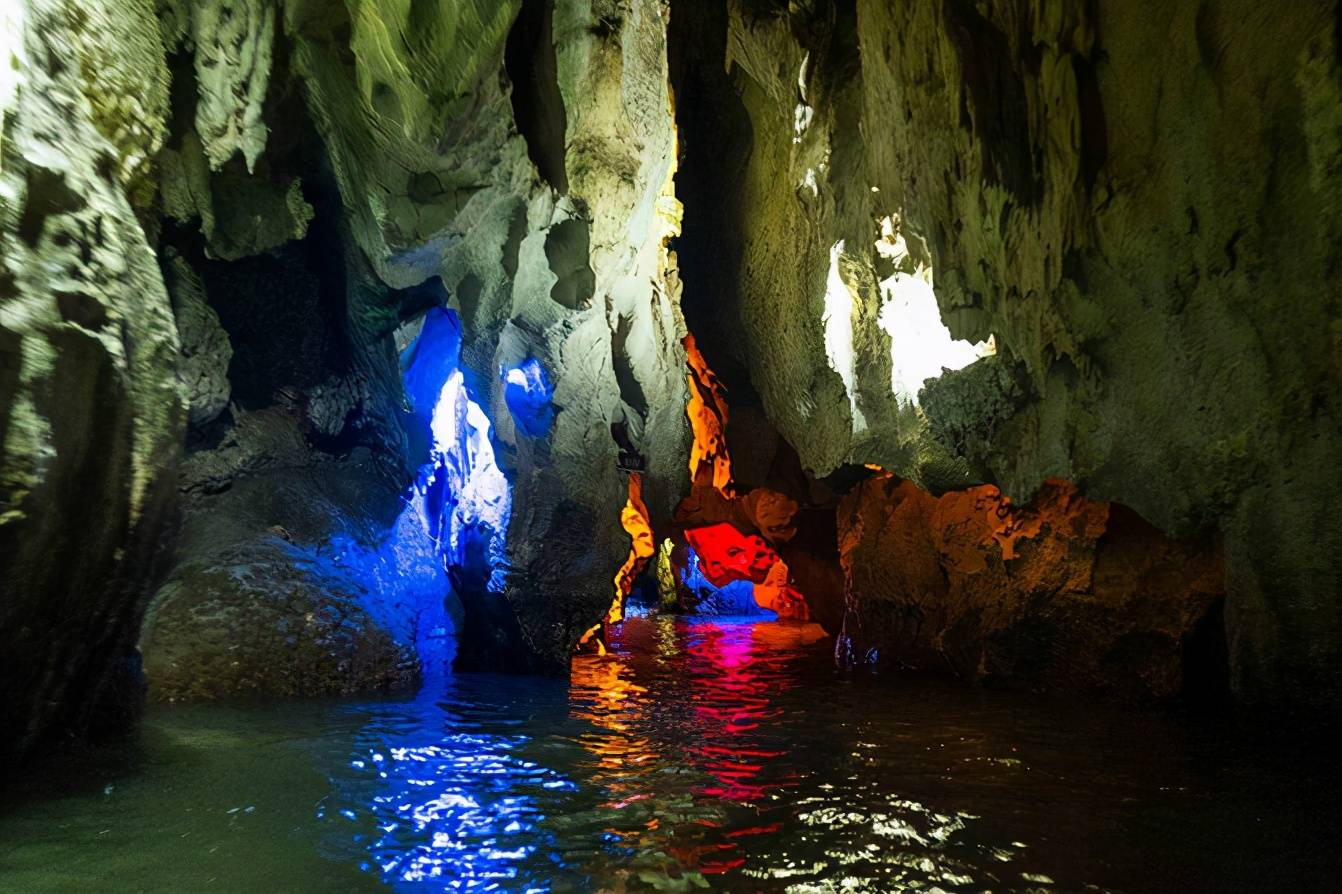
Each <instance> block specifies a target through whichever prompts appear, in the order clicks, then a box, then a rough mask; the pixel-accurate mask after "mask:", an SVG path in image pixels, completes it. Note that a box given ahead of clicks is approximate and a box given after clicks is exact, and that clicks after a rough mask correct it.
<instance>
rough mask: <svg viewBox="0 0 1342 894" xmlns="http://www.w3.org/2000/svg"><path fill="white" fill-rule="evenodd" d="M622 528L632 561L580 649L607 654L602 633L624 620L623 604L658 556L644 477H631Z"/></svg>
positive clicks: (619, 576) (626, 564)
mask: <svg viewBox="0 0 1342 894" xmlns="http://www.w3.org/2000/svg"><path fill="white" fill-rule="evenodd" d="M620 525H621V526H622V527H623V528H624V530H625V533H627V534H628V535H629V541H630V544H629V557H628V558H626V559H625V560H624V564H623V565H621V566H620V570H619V571H617V572H615V596H614V598H613V599H612V600H611V604H610V608H609V609H608V610H607V612H606V616H605V617H604V618H602V619H601V623H600V624H597V625H596V626H594V627H592V628H591V629H590V630H588V631H587V632H586V633H584V634H583V635H582V638H581V639H580V640H578V648H579V649H580V650H581V649H583V648H584V647H588V648H590V647H591V646H593V645H595V647H596V649H597V651H599V652H601V653H603V654H604V653H605V645H604V643H603V642H602V640H603V639H604V637H603V635H602V633H603V630H604V628H605V627H607V626H608V625H610V624H618V623H620V622H621V621H623V620H624V600H625V598H626V597H627V596H628V595H629V592H630V591H631V590H632V589H633V586H634V579H635V578H636V577H638V575H639V572H641V571H642V570H643V568H644V566H645V565H647V564H648V560H649V559H651V558H652V556H653V555H654V554H655V553H656V552H657V546H656V544H655V543H654V542H653V536H652V522H651V521H650V520H649V518H648V507H647V506H646V505H645V504H644V502H643V476H642V475H639V474H638V473H637V472H634V473H633V474H631V475H630V476H629V499H628V500H627V501H626V502H625V504H624V509H623V510H622V511H621V512H620Z"/></svg>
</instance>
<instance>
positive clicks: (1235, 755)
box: [0, 615, 1339, 892]
mask: <svg viewBox="0 0 1342 894" xmlns="http://www.w3.org/2000/svg"><path fill="white" fill-rule="evenodd" d="M832 650H833V643H832V640H830V639H829V638H827V637H825V636H824V635H823V633H822V632H821V631H820V629H819V628H818V627H816V626H813V625H807V624H799V623H795V622H782V621H759V620H731V619H720V618H718V619H712V620H708V619H691V618H683V617H681V618H673V617H669V616H655V615H652V616H648V615H641V616H635V617H631V618H629V619H628V620H626V622H625V623H624V624H623V625H622V626H621V627H619V628H617V629H616V630H615V632H614V635H613V636H612V638H611V643H610V652H609V654H608V655H606V656H596V655H582V656H578V657H577V658H576V659H575V663H574V667H573V678H572V682H571V683H569V682H564V681H561V680H558V679H544V678H535V677H514V676H490V675H461V676H450V677H448V678H446V679H445V680H443V681H440V682H438V683H435V684H431V685H428V686H426V687H425V690H424V691H423V692H422V693H421V694H420V695H419V696H418V697H417V698H415V699H413V700H408V701H392V700H386V701H373V702H364V703H358V704H352V703H348V702H345V703H334V702H301V703H294V702H280V703H268V704H255V705H252V706H236V705H233V706H227V707H225V706H214V705H209V704H193V705H188V706H173V705H163V704H159V705H155V706H153V707H151V709H150V711H149V714H148V716H147V718H146V721H145V723H144V725H143V728H142V729H141V730H140V731H139V733H138V734H137V738H136V739H135V740H134V741H133V742H130V743H127V744H126V745H124V746H122V747H118V748H104V749H101V750H89V751H85V752H82V753H81V754H79V755H77V756H76V757H75V758H74V759H71V758H70V757H69V756H68V755H67V756H62V758H61V761H62V764H61V765H60V767H59V768H60V770H61V772H60V773H59V774H57V773H55V772H53V771H52V770H51V769H44V768H43V767H42V766H40V765H39V766H38V767H37V768H35V769H33V770H31V771H29V772H27V773H26V774H25V775H24V776H23V777H22V778H20V779H17V780H15V781H13V782H12V783H11V784H10V785H9V786H8V787H7V790H6V791H7V797H6V800H5V803H4V806H3V812H0V890H4V891H24V892H37V891H74V890H90V891H91V890H104V891H208V890H220V891H242V890H256V891H261V890H265V891H289V890H310V891H318V890H322V891H356V890H368V891H375V890H381V889H385V888H390V889H393V890H411V891H554V892H561V891H626V890H661V891H688V890H700V889H711V890H733V891H793V892H809V891H872V892H889V891H903V890H910V891H912V890H921V891H938V890H939V891H988V890H991V891H1190V890H1199V891H1240V890H1242V891H1266V890H1299V891H1305V890H1321V889H1323V888H1324V887H1326V886H1325V885H1324V879H1326V878H1328V877H1329V876H1330V874H1331V873H1335V872H1336V871H1337V870H1338V869H1339V856H1338V852H1337V849H1336V848H1335V847H1332V846H1330V845H1327V844H1323V845H1321V844H1319V841H1320V840H1322V841H1325V842H1326V841H1327V837H1326V836H1325V837H1324V838H1323V839H1319V837H1318V834H1319V831H1320V830H1321V829H1326V828H1335V813H1336V795H1337V793H1338V786H1337V784H1336V779H1335V774H1334V773H1333V771H1330V770H1327V769H1325V768H1323V767H1321V766H1318V765H1316V764H1315V763H1312V762H1311V761H1310V760H1308V759H1306V758H1303V757H1300V756H1297V755H1294V754H1292V753H1291V752H1290V751H1289V749H1285V748H1283V746H1281V745H1280V744H1279V743H1277V744H1274V745H1272V746H1271V747H1270V748H1269V747H1268V746H1266V745H1249V744H1244V743H1243V742H1242V741H1240V743H1239V744H1234V743H1235V742H1236V741H1238V740H1236V739H1235V737H1233V736H1231V737H1228V736H1226V735H1225V731H1224V730H1223V729H1213V728H1210V727H1208V726H1206V725H1205V724H1204V723H1202V722H1200V721H1192V720H1187V719H1183V718H1179V717H1176V716H1173V715H1170V714H1143V713H1134V712H1132V711H1119V710H1115V709H1109V708H1102V707H1096V706H1093V705H1086V706H1078V705H1074V704H1072V703H1069V702H1064V701H1058V700H1051V699H1047V698H1042V697H1040V696H1027V695H1021V694H1015V693H1005V692H992V691H983V690H975V689H971V688H967V687H964V686H962V685H958V684H955V683H949V682H939V681H935V680H926V679H922V678H907V679H906V678H901V677H895V678H894V679H889V678H887V679H876V678H873V677H871V676H868V675H857V676H854V675H851V674H845V673H842V672H838V671H836V670H835V669H834V665H833V660H832Z"/></svg>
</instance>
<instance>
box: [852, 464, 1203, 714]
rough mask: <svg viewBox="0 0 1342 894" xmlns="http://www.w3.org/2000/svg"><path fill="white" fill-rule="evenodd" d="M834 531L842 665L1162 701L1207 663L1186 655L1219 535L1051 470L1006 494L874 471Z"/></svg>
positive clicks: (1200, 618) (1192, 641)
mask: <svg viewBox="0 0 1342 894" xmlns="http://www.w3.org/2000/svg"><path fill="white" fill-rule="evenodd" d="M839 538H840V539H839V551H840V554H841V556H842V561H843V567H844V574H845V582H846V591H847V605H846V617H845V620H844V630H843V634H842V636H841V637H840V642H839V649H840V653H841V657H842V658H843V659H844V660H845V661H847V662H852V663H866V664H872V665H882V664H884V665H893V666H896V667H900V666H902V667H913V668H920V669H941V668H943V667H949V668H950V669H951V670H953V671H954V672H955V673H956V674H958V675H960V676H962V677H965V678H967V679H971V680H985V681H992V682H1006V683H1013V684H1016V685H1027V686H1046V687H1048V688H1052V689H1062V690H1081V691H1098V692H1103V693H1105V694H1108V695H1112V696H1118V697H1122V698H1135V699H1169V698H1173V697H1175V696H1178V695H1179V694H1180V692H1181V690H1183V688H1184V685H1185V677H1186V675H1187V677H1188V678H1190V679H1193V678H1196V677H1197V675H1198V674H1199V673H1201V672H1202V671H1203V669H1202V668H1200V667H1197V666H1195V665H1188V664H1186V661H1185V659H1186V655H1187V653H1188V652H1189V650H1190V649H1194V648H1198V647H1199V644H1198V643H1197V642H1196V641H1195V638H1196V637H1197V636H1199V635H1200V633H1201V631H1200V629H1199V625H1200V623H1201V622H1202V621H1203V619H1204V618H1206V617H1207V616H1208V614H1209V612H1211V611H1212V610H1213V608H1214V606H1215V605H1216V604H1217V601H1218V600H1219V599H1220V598H1222V595H1223V575H1222V570H1221V557H1220V555H1219V554H1218V553H1217V551H1216V550H1215V549H1212V548H1205V547H1204V548H1190V547H1181V546H1178V545H1175V544H1173V543H1171V542H1169V541H1168V540H1166V539H1165V538H1163V537H1162V536H1161V535H1160V534H1159V532H1157V531H1156V530H1155V529H1153V528H1151V527H1150V526H1149V525H1148V524H1146V523H1145V522H1143V521H1142V520H1141V519H1140V518H1138V517H1137V516H1136V515H1135V514H1134V513H1132V512H1131V511H1130V510H1124V509H1123V507H1113V506H1110V505H1109V504H1107V503H1100V502H1095V501H1091V500H1086V499H1084V498H1081V497H1079V496H1078V495H1077V494H1076V490H1075V488H1074V487H1072V486H1071V485H1068V484H1065V483H1062V482H1050V483H1049V484H1048V485H1046V486H1045V488H1044V489H1043V491H1041V493H1040V494H1039V496H1038V497H1036V498H1035V499H1034V500H1033V501H1031V502H1030V503H1029V504H1027V505H1025V506H1015V505H1013V504H1011V503H1010V501H1009V500H1007V499H1006V498H1005V497H1003V496H1002V494H1001V492H1000V491H998V490H997V489H996V488H993V487H989V486H985V487H977V488H972V489H969V490H962V491H956V492H954V493H949V494H946V495H944V496H942V497H940V498H936V497H932V496H931V495H930V494H928V493H927V492H926V491H923V490H921V489H920V488H918V487H917V486H916V485H914V484H913V483H912V482H910V481H906V480H900V479H898V478H895V477H894V476H891V475H879V476H875V477H872V478H870V479H868V480H867V481H866V482H864V483H863V484H862V485H860V486H859V487H858V488H857V489H855V490H854V491H853V492H852V493H850V494H849V495H848V496H847V497H845V499H844V502H843V504H842V506H841V507H840V510H839Z"/></svg>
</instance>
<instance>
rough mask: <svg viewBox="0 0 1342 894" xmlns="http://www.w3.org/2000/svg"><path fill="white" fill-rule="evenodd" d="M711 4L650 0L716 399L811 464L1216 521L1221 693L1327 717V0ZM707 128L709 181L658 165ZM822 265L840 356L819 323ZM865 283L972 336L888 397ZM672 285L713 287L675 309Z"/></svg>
mask: <svg viewBox="0 0 1342 894" xmlns="http://www.w3.org/2000/svg"><path fill="white" fill-rule="evenodd" d="M691 6H692V5H690V4H686V5H685V6H684V8H685V10H687V11H688V10H690V8H691ZM716 15H717V16H718V18H717V20H716V21H712V22H709V21H704V20H701V22H700V23H699V24H695V25H688V26H686V30H685V32H684V33H682V34H681V35H677V34H676V33H675V32H676V28H677V18H676V16H675V15H674V14H673V16H672V31H673V35H672V46H673V54H672V72H673V79H674V80H675V82H676V84H677V88H678V94H681V101H680V103H679V104H678V112H679V120H680V122H681V124H682V131H683V134H682V136H683V139H684V142H685V144H686V161H685V167H686V169H687V170H686V176H685V177H684V178H683V180H684V182H685V184H686V191H685V192H683V193H682V198H683V200H684V202H685V205H686V211H685V217H686V226H687V239H688V238H689V236H688V232H689V230H690V227H691V224H692V222H698V223H700V224H702V223H704V222H709V223H710V224H717V225H722V226H730V225H732V224H739V228H738V229H739V232H740V237H739V241H736V242H732V243H729V244H727V245H725V246H723V247H721V248H719V249H718V250H716V251H703V252H694V251H691V250H690V249H689V248H688V247H682V250H681V252H680V254H681V266H682V271H683V275H684V278H685V280H686V283H687V290H686V294H687V298H686V310H685V313H686V316H687V318H688V319H690V320H691V324H692V326H693V325H694V322H695V320H696V315H698V314H702V315H703V317H704V318H705V319H710V320H716V321H720V322H719V325H720V326H722V327H723V328H726V327H727V326H728V325H735V326H739V328H740V331H741V337H740V338H738V339H735V340H733V341H732V342H731V343H723V344H720V345H713V344H712V343H711V342H709V341H707V340H705V341H704V347H705V353H706V354H707V355H708V358H709V361H710V362H711V363H713V364H714V366H715V368H718V367H720V368H721V369H722V370H723V374H724V377H726V378H728V379H729V381H730V383H731V384H732V385H733V387H734V388H735V390H736V392H737V393H740V394H745V395H752V394H753V395H755V396H756V398H757V401H758V404H759V405H760V406H761V407H762V408H763V411H764V413H765V415H766V416H767V418H768V420H769V421H770V422H771V423H772V424H773V425H774V426H775V427H776V429H777V432H778V433H779V435H780V436H781V437H782V438H784V439H786V440H787V441H788V442H789V443H791V444H792V445H793V446H794V447H795V448H796V450H797V452H798V454H799V455H800V457H801V460H802V464H803V466H804V467H805V468H806V469H807V470H808V472H809V473H811V474H812V475H814V476H816V477H821V476H824V475H826V474H827V473H829V472H830V471H831V470H833V469H835V468H840V467H841V466H842V465H843V464H844V463H873V464H877V465H880V466H882V467H884V468H886V469H889V470H891V471H893V472H895V473H897V474H898V475H900V476H902V477H905V478H908V479H910V480H912V481H914V482H916V483H918V484H920V485H922V486H923V487H924V488H926V489H928V490H931V491H932V492H933V493H941V492H944V491H947V490H951V489H956V488H963V487H965V486H968V485H973V484H977V483H982V482H993V483H995V484H997V485H999V486H1000V487H1001V488H1002V489H1003V490H1004V491H1005V492H1006V493H1007V494H1008V495H1009V496H1011V497H1012V498H1014V499H1016V500H1018V501H1021V502H1025V501H1028V500H1029V499H1030V498H1031V497H1032V496H1033V495H1034V494H1035V493H1036V492H1037V491H1038V490H1039V489H1040V488H1041V486H1042V485H1043V483H1044V482H1045V481H1046V480H1047V479H1050V478H1058V479H1065V480H1067V481H1071V482H1073V483H1075V484H1076V485H1077V486H1078V487H1079V488H1080V491H1081V493H1083V494H1084V495H1086V496H1087V497H1090V498H1093V499H1096V500H1103V501H1114V502H1117V503H1121V504H1123V505H1125V506H1127V507H1131V508H1132V509H1134V510H1135V511H1136V512H1137V513H1139V514H1140V515H1141V517H1142V518H1144V519H1146V520H1148V521H1149V522H1151V523H1152V524H1154V525H1155V526H1157V527H1158V528H1159V529H1160V530H1161V531H1163V532H1164V533H1165V534H1166V535H1168V536H1171V537H1175V538H1180V539H1184V540H1188V541H1198V542H1202V541H1204V540H1205V539H1206V538H1210V537H1217V536H1219V537H1220V538H1221V539H1222V541H1223V544H1224V556H1225V560H1224V561H1225V582H1226V588H1227V599H1226V604H1225V621H1224V623H1225V633H1226V637H1227V639H1228V642H1229V648H1230V658H1229V661H1230V669H1231V676H1232V683H1233V686H1234V688H1235V691H1236V693H1237V696H1238V697H1239V699H1240V700H1241V702H1243V703H1245V704H1268V703H1271V704H1273V705H1276V706H1294V707H1298V708H1300V709H1301V710H1302V713H1304V714H1310V713H1317V712H1320V711H1322V712H1326V713H1331V712H1333V711H1335V705H1336V703H1337V698H1336V695H1337V692H1338V687H1339V684H1340V683H1342V681H1340V680H1339V672H1340V671H1342V615H1340V614H1339V613H1342V602H1339V600H1338V593H1339V592H1342V588H1340V587H1339V579H1338V566H1339V563H1338V561H1337V559H1336V558H1335V557H1336V555H1337V554H1338V549H1337V547H1338V544H1339V537H1342V526H1339V522H1338V518H1337V514H1336V512H1335V503H1336V500H1335V499H1334V498H1333V497H1332V495H1333V494H1335V493H1336V492H1337V488H1338V484H1339V482H1338V480H1337V476H1338V474H1339V471H1338V470H1339V469H1342V464H1340V463H1339V462H1338V460H1339V458H1342V453H1339V446H1338V445H1339V437H1338V435H1339V427H1338V406H1337V395H1338V389H1337V381H1338V373H1339V368H1338V358H1339V356H1342V354H1340V353H1339V349H1338V331H1339V329H1338V327H1339V303H1338V293H1337V287H1336V280H1337V277H1336V270H1337V249H1336V247H1335V246H1336V244H1337V243H1336V230H1337V227H1338V225H1339V216H1338V215H1339V210H1338V209H1339V208H1340V207H1342V205H1339V202H1338V198H1339V197H1338V195H1337V190H1338V189H1339V187H1338V180H1337V177H1336V174H1337V170H1338V167H1337V159H1338V157H1339V155H1338V147H1339V142H1338V141H1339V136H1340V132H1339V129H1338V124H1339V119H1338V111H1337V110H1338V108H1339V106H1338V103H1337V97H1338V89H1339V69H1338V58H1339V57H1338V26H1337V10H1336V4H1334V3H1329V2H1314V3H1305V4H1299V5H1296V6H1293V7H1292V9H1291V12H1290V14H1289V15H1285V14H1282V13H1281V11H1279V10H1273V9H1268V8H1264V7H1255V6H1253V5H1251V4H1243V3H1236V2H1230V0H1225V2H1203V3H1192V2H1188V3H1154V2H1153V3H1138V4H1126V3H1125V4H1119V3H1107V2H1100V3H1082V2H1075V3H1032V2H1026V3H1019V2H992V3H980V4H968V3H943V2H940V0H910V2H900V3H894V4H891V3H886V2H877V0H870V2H867V0H862V2H822V3H811V4H786V5H784V4H781V3H770V2H759V0H736V2H731V3H728V4H726V8H725V10H723V11H722V12H721V13H717V14H716ZM708 18H710V17H708V16H706V17H705V19H708ZM681 21H685V19H684V17H682V19H681ZM696 84H713V85H715V88H716V89H721V90H727V91H730V95H729V96H728V97H727V98H725V99H724V98H720V97H714V98H713V99H711V100H705V101H703V102H695V101H693V100H691V99H689V98H688V91H687V89H685V88H689V87H691V86H693V85H696ZM721 134H728V135H729V136H728V137H726V138H722V137H720V136H719V135H721ZM715 139H726V141H727V142H728V143H729V145H733V146H748V147H749V149H748V151H743V152H736V153H727V154H725V156H724V158H723V164H724V165H730V166H731V171H732V174H731V175H730V176H729V175H726V174H724V173H720V172H715V173H709V174H706V173H693V172H691V170H690V168H691V164H692V162H691V159H692V157H693V156H694V154H695V153H696V152H698V153H700V157H701V158H702V157H703V155H707V154H711V152H712V151H713V150H712V147H713V145H715V144H714V140H715ZM696 143H698V148H696ZM700 164H701V170H702V166H703V165H704V164H705V163H704V162H702V161H701V162H700ZM696 181H697V182H698V186H697V187H696ZM883 223H884V226H885V232H884V233H883V232H882V224H883ZM840 242H842V247H841V248H840V249H839V250H837V251H836V250H835V248H836V246H838V245H839V243H840ZM878 242H883V243H886V245H887V246H888V245H890V244H891V243H894V244H895V245H897V246H898V250H897V251H890V250H886V251H882V250H880V249H878V247H877V245H876V243H878ZM892 268H893V269H892ZM835 273H837V279H838V280H839V281H840V282H841V283H842V285H843V287H844V288H845V289H846V290H847V292H848V293H849V297H848V301H847V302H846V303H847V307H848V308H849V314H848V319H847V320H846V321H843V320H841V321H840V322H841V323H842V324H843V326H841V327H840V330H841V334H842V335H843V336H844V339H845V340H850V341H851V343H852V344H853V345H854V347H855V350H854V351H853V356H854V357H855V358H857V359H856V360H854V361H852V362H851V363H850V362H848V361H846V360H845V358H843V357H837V358H836V356H835V352H834V350H833V347H832V339H833V336H832V334H830V335H829V336H828V337H829V338H830V339H831V342H829V343H827V324H826V319H825V318H826V316H827V314H828V315H830V316H832V312H831V311H830V309H829V308H827V306H826V304H825V300H824V299H825V295H826V293H827V292H832V291H833V289H832V288H831V284H832V283H833V282H834V280H835V276H834V274H835ZM892 274H894V275H896V276H910V275H916V276H923V277H926V278H930V279H931V280H932V281H933V285H934V288H935V295H936V301H937V304H938V305H939V310H940V316H941V317H942V319H943V320H944V321H945V324H946V325H947V326H948V327H949V329H950V334H951V335H952V336H954V337H955V338H958V339H963V340H966V341H968V342H979V341H983V340H987V339H988V338H989V337H990V336H991V337H992V339H993V341H994V342H995V347H996V353H995V355H994V356H989V357H986V358H984V359H981V360H979V361H977V362H975V363H973V364H971V365H969V366H968V367H966V368H964V369H961V370H959V371H956V372H949V373H946V374H945V375H943V376H941V377H940V378H937V379H933V380H931V381H929V382H928V383H927V386H926V388H925V389H924V390H923V391H922V393H921V397H920V400H919V404H920V405H919V406H918V407H916V408H915V407H911V406H910V405H909V402H908V401H904V400H891V395H890V392H891V380H890V367H889V366H886V365H885V364H886V360H887V359H890V360H891V362H895V361H897V360H899V358H898V357H893V358H892V357H891V354H890V350H891V342H890V333H889V332H887V331H885V328H884V327H882V325H881V316H882V313H883V311H884V309H885V302H886V301H887V300H888V299H887V295H886V293H885V291H884V287H883V285H882V283H884V282H887V281H888V277H890V276H891V275H892ZM897 282H898V280H897ZM698 284H703V285H706V286H711V287H712V290H713V294H714V296H715V297H714V298H713V299H708V300H713V301H718V298H717V297H716V296H722V295H727V296H734V300H729V301H719V303H718V306H716V307H705V308H696V307H694V306H693V302H694V300H695V298H694V295H695V293H696V290H695V288H694V287H695V286H696V285H698ZM840 307H841V309H842V304H840ZM844 327H847V328H846V329H845V328H844ZM849 331H850V332H851V334H850V335H849V334H848V332H849ZM780 345H781V346H782V349H780ZM836 360H837V361H838V362H836ZM744 371H748V373H745V374H744V375H742V373H743V372H744ZM733 375H735V376H736V379H735V381H732V376H733ZM734 396H735V395H734ZM734 405H735V400H734ZM738 452H739V451H738Z"/></svg>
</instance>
